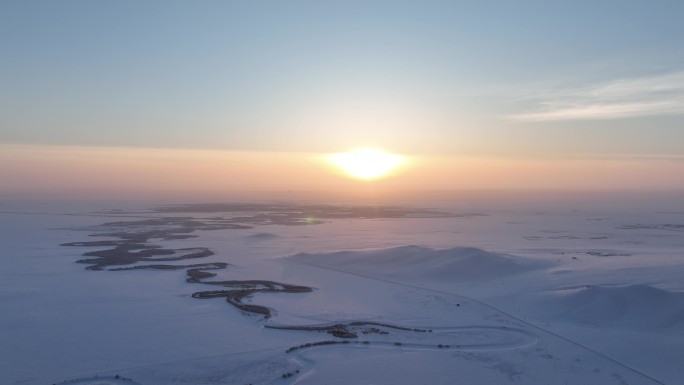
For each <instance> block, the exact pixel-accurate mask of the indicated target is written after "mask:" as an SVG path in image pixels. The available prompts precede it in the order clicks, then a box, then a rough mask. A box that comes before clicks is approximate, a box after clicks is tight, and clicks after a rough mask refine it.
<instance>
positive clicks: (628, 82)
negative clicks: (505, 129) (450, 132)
mask: <svg viewBox="0 0 684 385" xmlns="http://www.w3.org/2000/svg"><path fill="white" fill-rule="evenodd" d="M532 100H534V101H535V102H536V104H537V105H538V109H537V111H532V112H527V113H522V114H517V115H513V116H511V117H510V118H511V119H512V120H516V121H525V122H542V121H560V120H595V119H621V118H629V117H636V116H650V115H667V114H684V72H676V73H670V74H666V75H658V76H649V77H641V78H632V79H621V80H617V81H612V82H607V83H600V84H594V85H590V86H585V87H580V88H573V89H564V90H552V91H547V92H543V93H540V94H537V95H534V96H532Z"/></svg>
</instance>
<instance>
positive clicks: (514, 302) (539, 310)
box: [0, 198, 684, 385]
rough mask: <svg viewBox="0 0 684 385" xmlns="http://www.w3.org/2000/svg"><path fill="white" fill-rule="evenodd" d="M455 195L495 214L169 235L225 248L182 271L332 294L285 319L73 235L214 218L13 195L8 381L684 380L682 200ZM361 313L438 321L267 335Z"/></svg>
mask: <svg viewBox="0 0 684 385" xmlns="http://www.w3.org/2000/svg"><path fill="white" fill-rule="evenodd" d="M634 202H636V203H634ZM435 204H436V203H434V202H431V203H430V205H431V207H439V209H441V210H446V211H451V212H455V213H459V212H467V213H478V214H482V215H477V216H454V217H451V218H444V217H433V218H392V219H338V220H328V221H325V223H323V224H318V225H309V226H277V225H268V226H255V227H254V228H252V229H239V230H235V229H226V230H215V231H208V230H207V231H198V232H196V233H194V234H195V235H198V237H197V238H189V239H177V240H158V241H157V240H155V241H154V242H153V243H154V244H157V245H160V246H163V247H169V248H197V247H207V248H210V249H211V250H213V251H214V252H215V255H213V256H211V257H207V258H203V259H198V260H190V261H188V260H186V261H180V262H173V263H175V264H185V263H202V262H225V263H229V264H230V266H229V267H228V268H226V269H225V270H217V271H215V272H216V273H217V274H218V276H217V277H215V278H213V279H216V280H251V279H254V280H273V281H278V282H283V283H289V284H294V285H305V286H309V287H312V288H314V291H312V292H310V293H296V294H292V293H289V294H286V293H269V294H256V295H254V296H253V297H252V298H251V299H248V300H247V301H246V302H248V303H253V304H257V305H262V306H267V307H268V308H270V309H271V310H272V312H273V317H272V318H271V319H270V320H267V321H265V320H262V319H261V317H258V316H254V315H245V314H242V313H241V312H239V311H237V310H236V309H235V308H234V307H232V306H230V305H228V304H227V303H226V301H225V299H202V300H200V299H195V298H192V297H191V294H192V293H194V292H196V291H201V290H211V289H207V288H206V287H204V286H203V285H202V284H197V283H187V282H185V270H170V271H166V270H132V271H88V270H85V269H84V265H82V264H76V263H74V262H75V261H76V260H77V259H81V258H84V257H82V256H81V255H82V254H83V253H85V252H88V251H92V250H94V249H93V248H84V247H65V246H59V245H60V244H61V243H65V242H80V241H88V240H101V239H108V238H92V237H90V236H89V235H90V234H91V233H92V232H93V231H92V229H97V228H98V227H97V226H99V225H101V224H103V223H106V222H112V221H122V220H142V219H143V218H140V216H148V215H152V216H156V217H162V216H194V217H197V218H206V217H210V216H213V215H215V214H213V213H212V214H207V213H183V214H160V213H153V214H150V213H149V212H147V211H145V209H146V207H149V206H148V205H145V204H143V203H137V204H136V203H131V202H124V203H121V202H108V203H97V204H94V203H92V202H91V203H89V204H88V206H87V207H86V205H85V204H83V203H80V202H67V203H64V202H60V203H59V204H58V203H56V202H35V201H28V200H24V201H5V202H2V204H0V211H2V212H1V213H0V244H2V246H3V249H2V254H1V255H0V258H1V261H2V263H1V264H0V303H1V304H2V309H3V310H2V312H0V342H1V343H0V384H29V385H33V384H46V385H49V384H60V383H61V384H65V385H66V384H89V385H90V384H93V385H94V384H108V385H109V384H117V385H118V384H119V383H122V384H123V383H135V384H140V385H166V384H249V383H251V384H295V383H296V384H395V385H414V384H422V383H426V384H454V383H467V384H483V385H484V384H486V385H491V384H494V385H496V384H515V383H520V384H530V385H542V384H558V385H564V384H582V385H592V384H596V385H604V384H616V385H625V384H668V385H677V384H680V383H681V379H682V378H684V366H682V365H681V358H682V357H684V281H683V280H682V279H681V277H682V276H684V258H683V257H684V208H682V207H679V206H677V204H679V205H680V206H681V200H674V201H672V200H669V201H668V200H662V199H651V200H645V201H643V202H642V201H641V200H636V201H630V202H628V203H624V204H623V202H622V201H619V200H618V199H612V198H611V199H606V200H601V201H595V202H594V201H592V202H591V203H587V202H585V201H576V200H561V199H560V198H558V199H555V198H554V199H550V200H547V201H538V200H530V201H525V202H524V204H522V203H521V202H510V201H508V200H506V199H503V200H501V201H497V202H491V201H488V202H485V203H481V202H480V203H478V202H465V201H457V202H444V203H439V204H440V206H435ZM101 209H122V210H123V211H121V212H117V211H101ZM126 213H131V214H126ZM127 215H129V216H127ZM216 215H224V216H229V215H230V213H220V214H216ZM240 215H244V214H240ZM113 217H114V218H113ZM95 249H96V248H95ZM343 322H376V323H383V324H391V325H399V326H402V327H406V328H409V329H429V330H432V332H429V333H428V332H411V331H401V330H395V329H387V330H386V331H387V332H388V334H377V333H370V334H361V333H359V338H357V339H354V340H350V343H349V344H345V345H342V344H338V345H331V346H320V347H308V348H302V349H299V350H296V351H293V352H291V353H286V350H287V349H288V348H291V347H296V346H300V345H304V344H307V343H312V342H316V341H323V340H335V338H334V337H332V336H330V335H328V334H326V333H322V332H310V331H303V330H277V329H269V328H265V327H264V326H265V325H272V326H279V325H280V326H283V325H284V326H311V325H330V324H335V323H343ZM362 329H363V328H359V330H362ZM338 340H339V339H338ZM339 341H341V340H339ZM363 341H366V342H367V343H362V342H363ZM440 345H441V347H440ZM285 373H292V374H293V375H292V376H290V377H287V378H283V377H282V375H283V374H285ZM116 375H120V376H123V377H125V378H130V379H132V380H133V381H134V382H124V381H121V380H120V379H117V378H116V377H115V376H116Z"/></svg>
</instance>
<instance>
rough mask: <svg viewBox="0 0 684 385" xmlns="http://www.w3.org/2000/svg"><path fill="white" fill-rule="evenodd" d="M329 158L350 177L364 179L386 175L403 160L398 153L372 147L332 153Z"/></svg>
mask: <svg viewBox="0 0 684 385" xmlns="http://www.w3.org/2000/svg"><path fill="white" fill-rule="evenodd" d="M329 160H330V161H331V162H332V163H333V164H334V165H336V166H337V167H339V168H340V169H342V170H343V171H344V172H346V173H347V174H349V175H351V176H352V177H355V178H359V179H365V180H371V179H378V178H381V177H383V176H387V175H388V174H389V173H390V172H392V170H394V169H396V168H397V167H398V166H399V165H401V164H402V163H403V162H404V159H403V157H401V156H399V155H394V154H390V153H387V152H383V151H380V150H375V149H372V148H361V149H358V150H353V151H349V152H343V153H339V154H332V155H330V156H329Z"/></svg>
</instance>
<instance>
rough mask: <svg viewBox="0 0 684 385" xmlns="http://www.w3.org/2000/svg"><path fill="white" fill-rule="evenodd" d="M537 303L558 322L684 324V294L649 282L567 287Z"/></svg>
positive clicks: (645, 326) (631, 326) (646, 326)
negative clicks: (650, 284) (656, 286)
mask: <svg viewBox="0 0 684 385" xmlns="http://www.w3.org/2000/svg"><path fill="white" fill-rule="evenodd" d="M536 305H537V306H536V307H537V309H540V310H543V311H544V312H545V313H547V314H548V316H549V317H550V318H553V319H554V320H555V321H559V322H577V323H583V324H588V325H592V326H596V327H610V328H620V329H628V330H653V329H665V328H672V327H684V293H680V292H672V291H667V290H661V289H658V288H655V287H653V286H648V285H631V286H619V287H611V286H594V285H588V286H581V287H575V288H566V289H561V290H557V291H554V292H551V293H544V294H541V295H540V296H539V297H538V298H537V300H536Z"/></svg>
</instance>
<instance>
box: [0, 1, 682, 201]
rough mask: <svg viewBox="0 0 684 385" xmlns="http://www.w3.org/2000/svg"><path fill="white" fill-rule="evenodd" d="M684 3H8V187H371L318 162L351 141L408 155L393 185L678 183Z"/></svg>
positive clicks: (4, 139) (1, 30)
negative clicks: (93, 167)
mask: <svg viewBox="0 0 684 385" xmlns="http://www.w3.org/2000/svg"><path fill="white" fill-rule="evenodd" d="M683 14H684V2H681V1H664V0H663V1H629V0H620V1H572V2H561V1H343V2H338V1H202V2H193V1H173V0H166V1H127V0H119V1H109V2H105V1H69V0H67V1H59V2H58V1H33V0H21V1H19V0H17V1H3V2H1V3H0V57H1V58H2V60H0V89H2V92H0V150H1V151H2V154H0V157H2V158H4V159H5V161H3V163H2V164H0V178H2V180H4V182H3V183H0V192H2V191H13V192H15V193H16V192H17V191H25V190H31V189H34V190H35V189H39V190H41V191H46V190H47V191H50V190H55V191H58V190H59V191H66V190H69V189H84V190H88V191H90V190H96V189H110V190H112V191H113V190H114V188H113V187H112V186H110V185H109V184H107V183H110V184H111V183H114V182H112V181H116V183H115V184H116V186H118V189H119V190H127V189H128V190H131V191H132V190H135V189H136V188H140V189H142V187H140V186H141V181H142V180H147V181H150V182H148V184H150V186H148V187H145V188H148V189H150V191H152V190H154V189H155V186H156V188H157V189H159V190H162V189H164V190H169V191H171V190H179V189H183V188H187V186H186V185H187V183H184V182H183V181H184V180H188V179H187V178H190V177H192V178H191V179H193V178H194V179H193V180H194V181H195V182H194V185H196V186H198V187H196V189H197V190H200V189H202V186H204V187H206V189H208V190H212V191H231V190H232V189H237V190H241V191H243V190H244V191H246V190H249V189H250V188H254V189H267V190H268V189H274V191H275V190H277V191H283V190H287V191H289V190H297V189H314V190H315V189H319V188H338V189H344V188H349V189H355V188H368V187H359V186H360V184H359V183H358V182H357V181H351V180H348V178H347V179H344V178H343V176H341V175H339V173H338V172H336V171H335V170H331V169H330V168H329V166H328V165H326V166H323V164H324V163H325V162H323V161H322V160H321V159H322V158H321V154H327V153H332V152H341V151H346V150H349V149H352V148H358V147H377V148H382V149H385V150H387V151H391V152H394V153H398V154H402V155H405V156H407V157H409V158H410V159H413V160H415V161H413V162H409V165H410V167H407V168H406V169H405V170H404V172H403V174H402V173H398V174H397V175H396V176H394V177H393V178H390V179H392V180H387V181H383V182H382V185H384V186H391V188H395V189H399V188H401V189H413V190H417V189H421V188H424V189H427V190H429V189H462V188H474V189H478V188H546V189H552V188H562V189H566V188H569V189H582V188H585V189H586V188H599V189H608V188H615V189H624V188H637V189H638V188H653V189H684V182H683V181H680V180H679V179H682V180H684V178H673V177H672V176H673V175H677V174H679V175H684V124H683V123H684V48H683V47H682V43H681V42H682V41H684V27H683V26H682V23H681V15H683ZM77 154H78V155H83V156H87V159H88V161H83V159H84V158H79V159H81V161H79V160H74V159H73V157H74V156H75V155H77ZM85 154H87V155H85ZM131 159H136V161H135V162H132V161H131ZM162 159H163V160H162ZM210 159H213V160H210ZM181 160H182V161H181ZM93 161H94V162H96V163H98V164H100V166H101V168H102V169H106V170H108V172H107V173H106V174H105V173H97V172H92V170H90V171H89V169H88V167H90V165H92V163H91V162H93ZM136 162H137V163H136ZM181 162H182V163H181ZM86 163H90V165H88V164H86ZM274 164H278V167H277V168H276V169H274V168H273V165H274ZM326 167H328V168H327V169H326ZM188 170H190V171H188ZM89 173H92V175H91V174H89ZM160 174H164V177H163V178H162V179H164V182H162V181H161V180H160V179H159V175H160ZM74 175H80V176H81V177H78V178H75V179H74V180H71V179H70V178H74V177H73V176H74ZM86 175H88V177H85V176H86ZM134 175H137V176H134ZM200 175H204V177H202V178H200V177H199V176H200ZM402 175H403V176H402ZM222 176H225V178H222ZM257 176H258V177H257ZM226 179H230V180H231V181H232V182H233V185H229V184H217V183H216V180H226ZM105 180H109V182H107V183H104V181H105ZM67 181H70V182H67ZM278 181H280V182H278ZM345 183H346V184H345ZM367 183H372V182H367ZM143 184H144V183H143ZM377 185H380V183H377ZM136 186H138V187H136ZM184 186H185V187H184ZM331 186H332V187H331ZM345 186H346V187H345ZM387 188H390V187H387Z"/></svg>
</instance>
